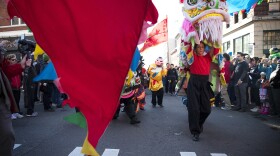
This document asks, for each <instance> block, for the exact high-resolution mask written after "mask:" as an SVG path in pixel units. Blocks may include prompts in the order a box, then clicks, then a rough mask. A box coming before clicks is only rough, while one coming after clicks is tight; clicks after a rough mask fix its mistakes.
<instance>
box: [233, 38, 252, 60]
mask: <svg viewBox="0 0 280 156" xmlns="http://www.w3.org/2000/svg"><path fill="white" fill-rule="evenodd" d="M233 44H234V49H233V51H234V54H236V53H237V52H243V53H247V54H249V55H251V54H252V48H250V46H249V44H250V34H246V35H244V36H241V37H239V38H236V39H234V40H233Z"/></svg>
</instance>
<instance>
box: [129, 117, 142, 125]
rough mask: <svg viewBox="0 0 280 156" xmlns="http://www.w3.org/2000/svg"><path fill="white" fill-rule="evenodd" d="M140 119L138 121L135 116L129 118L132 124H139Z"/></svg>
mask: <svg viewBox="0 0 280 156" xmlns="http://www.w3.org/2000/svg"><path fill="white" fill-rule="evenodd" d="M140 122H141V121H139V120H138V119H137V118H133V119H131V120H130V124H132V125H134V124H139V123H140Z"/></svg>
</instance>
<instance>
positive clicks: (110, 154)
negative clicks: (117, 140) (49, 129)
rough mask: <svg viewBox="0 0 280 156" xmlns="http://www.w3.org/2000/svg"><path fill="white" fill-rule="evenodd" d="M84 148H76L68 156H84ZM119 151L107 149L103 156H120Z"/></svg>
mask: <svg viewBox="0 0 280 156" xmlns="http://www.w3.org/2000/svg"><path fill="white" fill-rule="evenodd" d="M81 150H82V147H76V148H75V149H74V150H73V151H72V152H71V153H70V154H69V155H68V156H84V154H82V153H81ZM119 151H120V150H119V149H105V151H104V152H103V154H102V156H118V154H119Z"/></svg>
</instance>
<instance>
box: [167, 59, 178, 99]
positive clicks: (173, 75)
mask: <svg viewBox="0 0 280 156" xmlns="http://www.w3.org/2000/svg"><path fill="white" fill-rule="evenodd" d="M167 80H168V82H169V93H170V94H171V95H174V94H175V86H176V83H177V81H178V73H177V70H176V69H175V68H174V64H171V65H170V69H169V70H168V71H167Z"/></svg>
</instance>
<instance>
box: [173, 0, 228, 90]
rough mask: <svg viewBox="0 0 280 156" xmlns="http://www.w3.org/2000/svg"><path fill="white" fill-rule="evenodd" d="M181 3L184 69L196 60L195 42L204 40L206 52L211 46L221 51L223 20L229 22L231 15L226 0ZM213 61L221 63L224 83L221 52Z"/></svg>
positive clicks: (196, 0)
mask: <svg viewBox="0 0 280 156" xmlns="http://www.w3.org/2000/svg"><path fill="white" fill-rule="evenodd" d="M181 3H183V9H182V11H183V15H184V21H183V24H182V28H181V37H182V40H181V49H180V59H179V60H180V62H179V64H180V68H181V69H184V68H187V67H188V66H189V65H192V63H193V62H194V61H195V60H194V57H193V55H194V46H195V44H199V43H200V42H203V43H204V44H205V45H206V47H205V51H206V52H209V51H210V49H211V48H215V49H218V50H219V51H221V47H222V27H223V25H222V22H226V23H229V20H230V16H229V14H228V13H227V4H226V1H225V0H181ZM213 62H216V64H218V65H219V69H220V75H219V76H220V80H221V83H222V84H224V83H225V80H224V76H223V72H222V71H223V70H222V68H223V63H222V61H221V54H218V56H217V55H216V56H214V58H213ZM182 71H185V70H182ZM210 77H211V75H210ZM179 85H180V84H179ZM177 88H178V87H177Z"/></svg>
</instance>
